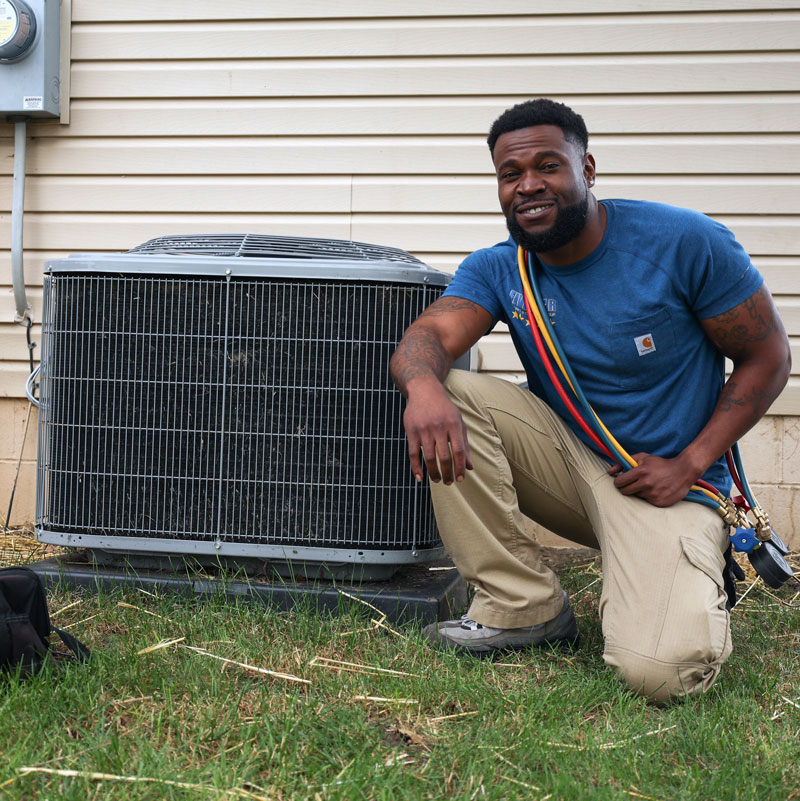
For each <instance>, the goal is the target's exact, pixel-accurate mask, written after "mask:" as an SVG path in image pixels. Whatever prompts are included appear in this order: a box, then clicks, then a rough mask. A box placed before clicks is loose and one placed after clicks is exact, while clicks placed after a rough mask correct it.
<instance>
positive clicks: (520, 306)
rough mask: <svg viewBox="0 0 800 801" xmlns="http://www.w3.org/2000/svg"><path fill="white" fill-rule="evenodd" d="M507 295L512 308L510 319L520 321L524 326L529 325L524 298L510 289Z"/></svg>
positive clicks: (520, 293)
mask: <svg viewBox="0 0 800 801" xmlns="http://www.w3.org/2000/svg"><path fill="white" fill-rule="evenodd" d="M508 294H509V295H510V297H511V305H512V306H513V307H514V310H513V312H512V314H511V319H512V320H521V321H522V322H523V323H525V325H526V326H527V325H530V322H529V320H528V315H527V312H526V311H525V298H524V297H523V296H522V292H518V291H517V290H516V289H512V290H511V292H509V293H508Z"/></svg>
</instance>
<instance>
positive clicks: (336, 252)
mask: <svg viewBox="0 0 800 801" xmlns="http://www.w3.org/2000/svg"><path fill="white" fill-rule="evenodd" d="M128 252H129V253H151V254H155V253H169V254H181V253H183V254H187V255H189V254H191V255H200V254H202V255H206V256H248V257H251V258H263V259H276V258H281V259H302V260H308V259H325V260H329V261H330V260H333V261H337V260H341V261H349V262H359V261H365V262H376V261H388V262H398V263H402V264H413V265H416V266H421V265H422V262H421V261H420V260H419V259H417V258H415V257H414V256H412V255H411V254H410V253H406V251H404V250H399V249H397V248H389V247H385V246H383V245H370V244H367V243H366V242H352V241H350V240H345V239H313V238H310V237H300V236H296V237H293V236H274V235H271V234H209V235H205V236H192V235H190V236H174V235H173V236H160V237H158V238H157V239H151V240H150V241H149V242H145V243H144V244H142V245H138V246H137V247H135V248H132V249H131V250H130V251H128Z"/></svg>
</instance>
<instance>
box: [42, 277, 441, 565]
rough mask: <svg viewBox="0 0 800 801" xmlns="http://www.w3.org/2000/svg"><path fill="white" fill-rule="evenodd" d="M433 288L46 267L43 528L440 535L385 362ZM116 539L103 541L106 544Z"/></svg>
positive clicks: (426, 544)
mask: <svg viewBox="0 0 800 801" xmlns="http://www.w3.org/2000/svg"><path fill="white" fill-rule="evenodd" d="M442 291H443V287H442V286H430V285H422V284H420V285H415V284H412V283H391V282H382V281H352V280H350V281H342V280H336V281H331V280H314V279H309V278H303V279H290V280H287V279H277V278H269V277H262V278H258V279H244V278H237V277H231V276H230V275H228V276H225V275H214V276H200V277H197V276H194V277H188V276H187V277H174V276H161V275H155V276H151V275H119V274H117V275H112V274H108V275H105V274H103V275H98V274H75V275H71V274H68V273H59V272H56V273H53V274H51V275H49V276H46V279H45V309H46V311H45V319H44V321H43V354H42V390H41V409H40V452H39V468H38V469H39V486H38V497H37V527H38V529H39V531H40V532H41V531H44V532H48V533H51V534H52V533H53V532H65V533H69V534H70V535H74V534H78V535H90V536H94V535H97V536H102V537H105V538H106V541H109V542H112V543H113V544H115V545H117V547H123V546H124V542H125V539H126V538H157V539H160V540H163V539H165V538H167V539H170V540H175V541H176V548H175V549H176V551H180V550H181V547H180V545H179V544H177V543H178V541H182V540H191V541H201V542H202V541H214V542H217V543H219V542H220V541H221V542H223V543H238V544H252V545H259V544H270V545H285V546H314V547H319V546H323V547H335V548H354V549H387V548H388V549H400V550H402V549H411V550H414V551H416V550H417V549H425V548H431V547H436V546H438V545H440V541H439V538H438V533H437V529H436V525H435V520H434V516H433V512H432V508H431V502H430V498H429V494H428V492H427V489H426V488H424V487H423V486H420V485H417V484H416V483H415V482H414V481H413V478H412V477H411V475H410V471H409V467H408V461H407V454H406V445H405V441H404V435H403V429H402V422H401V415H402V405H401V403H402V402H401V397H400V395H399V393H398V392H397V390H396V389H395V388H394V386H393V385H392V384H391V381H390V378H389V372H388V363H389V358H390V356H391V353H392V351H393V350H394V348H395V346H396V344H397V342H398V341H399V339H400V338H401V336H402V334H403V331H404V329H405V328H406V327H407V326H408V324H409V323H410V322H411V321H412V320H413V319H414V318H415V317H416V316H417V315H418V314H419V313H420V312H421V311H422V310H423V309H424V308H425V307H426V306H427V305H428V304H429V303H431V302H432V301H433V300H435V299H436V297H438V295H439V294H441V292H442ZM108 538H111V539H110V540H109V539H108Z"/></svg>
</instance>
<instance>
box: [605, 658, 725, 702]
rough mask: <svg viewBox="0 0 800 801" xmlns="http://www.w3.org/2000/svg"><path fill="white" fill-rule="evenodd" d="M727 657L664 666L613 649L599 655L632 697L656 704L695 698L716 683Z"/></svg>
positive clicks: (652, 660) (660, 662) (658, 661)
mask: <svg viewBox="0 0 800 801" xmlns="http://www.w3.org/2000/svg"><path fill="white" fill-rule="evenodd" d="M727 656H728V654H727V653H725V654H723V655H722V656H721V657H720V658H719V659H716V660H713V661H709V662H691V661H683V662H681V661H676V662H665V661H662V660H659V659H653V658H652V657H647V656H643V655H642V654H637V653H635V652H633V651H627V650H625V649H620V648H614V649H606V652H605V653H604V654H603V659H605V661H606V664H607V665H609V666H610V667H612V668H613V669H614V672H615V673H616V674H617V678H619V679H620V681H622V683H623V684H625V686H626V687H627V688H628V689H629V690H631V691H632V692H634V693H637V694H638V695H642V696H644V697H645V698H647V699H648V700H650V701H653V702H654V703H657V704H664V703H666V702H667V701H670V700H672V699H675V698H681V697H685V696H688V695H699V694H700V693H704V692H706V690H708V689H710V688H711V685H712V684H713V683H714V682H715V681H716V678H717V676H718V675H719V672H720V670H721V669H722V665H723V664H724V662H725V659H726V658H727Z"/></svg>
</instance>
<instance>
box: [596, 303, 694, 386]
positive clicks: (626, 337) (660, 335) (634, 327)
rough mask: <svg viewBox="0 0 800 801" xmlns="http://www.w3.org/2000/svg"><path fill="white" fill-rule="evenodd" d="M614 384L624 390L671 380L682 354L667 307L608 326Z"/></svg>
mask: <svg viewBox="0 0 800 801" xmlns="http://www.w3.org/2000/svg"><path fill="white" fill-rule="evenodd" d="M608 332H609V334H608V338H609V342H608V344H609V349H610V351H611V354H612V360H613V361H612V365H611V369H612V371H613V372H614V383H615V384H616V385H617V386H619V387H622V388H623V389H631V390H636V389H647V388H648V387H651V386H653V385H654V384H657V383H659V381H664V380H665V379H668V378H669V376H670V374H672V373H674V372H675V371H676V370H677V368H678V366H679V365H680V360H681V354H680V353H679V350H678V343H677V338H676V336H675V330H674V328H673V325H672V318H671V317H670V314H669V312H668V311H667V310H666V309H661V310H660V311H657V312H655V313H653V314H648V315H646V316H644V317H637V318H635V319H632V320H620V321H618V322H613V323H610V324H609V326H608Z"/></svg>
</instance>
